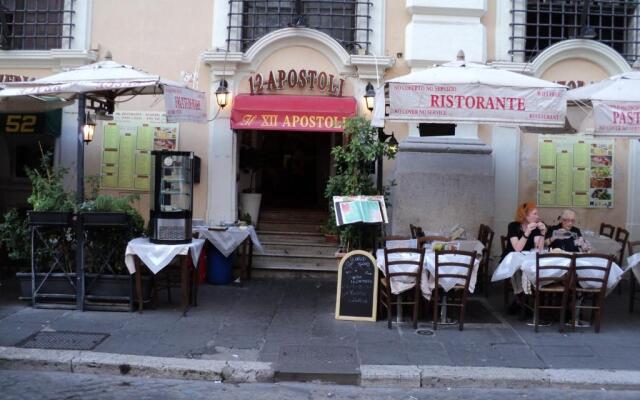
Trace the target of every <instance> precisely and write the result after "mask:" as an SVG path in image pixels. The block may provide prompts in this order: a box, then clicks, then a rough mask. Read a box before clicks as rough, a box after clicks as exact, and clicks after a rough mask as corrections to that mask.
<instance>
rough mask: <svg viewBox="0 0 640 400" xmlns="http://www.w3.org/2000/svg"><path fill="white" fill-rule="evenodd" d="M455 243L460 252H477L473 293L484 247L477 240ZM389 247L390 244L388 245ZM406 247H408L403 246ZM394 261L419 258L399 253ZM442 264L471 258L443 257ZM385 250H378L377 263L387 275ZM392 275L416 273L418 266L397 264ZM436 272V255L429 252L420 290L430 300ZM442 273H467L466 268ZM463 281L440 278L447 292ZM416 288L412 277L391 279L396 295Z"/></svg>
mask: <svg viewBox="0 0 640 400" xmlns="http://www.w3.org/2000/svg"><path fill="white" fill-rule="evenodd" d="M455 243H458V244H459V249H460V250H465V251H476V252H477V253H478V255H477V256H476V263H475V265H474V268H473V271H472V273H471V280H470V281H469V292H470V293H473V291H474V290H475V285H476V279H477V275H478V265H479V261H480V260H479V259H480V254H481V252H482V249H483V248H484V246H483V245H482V243H480V242H479V241H477V240H462V241H457V242H455ZM387 245H389V243H387ZM401 247H406V246H401ZM390 257H391V260H392V261H397V260H414V261H418V258H417V257H416V256H415V255H414V254H409V253H398V254H391V255H390ZM441 260H442V262H462V263H464V262H469V257H465V256H450V255H448V256H443V257H442V258H441ZM384 261H385V260H384V249H378V250H377V251H376V263H377V265H378V268H379V269H380V271H382V273H383V274H384V273H385V268H384ZM391 267H392V269H391V271H390V272H391V273H394V272H415V271H416V266H415V265H412V264H396V265H392V266H391ZM435 271H436V255H435V253H434V252H433V251H430V250H428V251H427V252H426V253H425V256H424V262H423V268H422V276H421V278H420V290H421V291H422V296H424V298H426V299H427V300H429V299H430V298H431V292H432V291H433V289H434V288H435ZM440 272H441V273H443V274H445V273H451V274H463V273H465V272H466V269H465V268H461V267H443V268H442V269H441V270H440ZM462 282H463V280H462V279H455V278H440V282H439V283H440V287H442V288H443V289H444V290H445V292H448V291H449V290H451V289H452V288H453V287H454V286H455V285H457V284H458V283H460V284H462ZM414 286H415V280H414V279H412V278H411V277H405V276H399V277H395V278H392V279H391V292H392V293H394V294H399V293H402V292H404V291H407V290H409V289H411V288H413V287H414Z"/></svg>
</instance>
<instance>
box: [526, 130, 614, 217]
mask: <svg viewBox="0 0 640 400" xmlns="http://www.w3.org/2000/svg"><path fill="white" fill-rule="evenodd" d="M538 151H539V152H538V154H539V156H538V204H539V205H540V206H543V207H544V206H546V207H586V208H610V207H613V160H614V158H613V157H614V142H613V140H607V139H600V140H595V139H580V138H567V137H562V138H557V137H549V136H540V138H539V141H538Z"/></svg>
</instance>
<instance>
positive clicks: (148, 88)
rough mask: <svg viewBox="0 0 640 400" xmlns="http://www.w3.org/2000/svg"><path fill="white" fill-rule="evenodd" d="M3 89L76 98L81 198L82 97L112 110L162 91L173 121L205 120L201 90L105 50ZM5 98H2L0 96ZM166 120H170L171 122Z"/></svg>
mask: <svg viewBox="0 0 640 400" xmlns="http://www.w3.org/2000/svg"><path fill="white" fill-rule="evenodd" d="M6 87H7V88H6V89H5V90H2V91H0V103H2V101H11V100H10V99H11V98H14V99H15V98H25V96H38V97H40V96H56V97H59V98H61V99H63V100H75V99H77V100H78V136H77V141H76V142H77V160H78V162H77V163H76V164H77V189H76V201H77V202H78V204H80V203H82V202H83V201H84V142H83V137H82V136H83V135H82V126H83V125H84V124H85V122H86V117H85V107H86V101H87V99H88V100H91V101H97V102H99V103H100V104H101V108H102V109H106V111H107V112H112V111H113V108H114V102H115V100H116V98H117V97H120V96H135V95H146V94H164V93H165V92H168V93H171V94H170V95H169V96H165V106H166V107H167V116H169V115H172V117H173V118H174V120H173V121H178V120H188V121H193V122H206V104H205V97H204V93H202V92H197V91H195V90H192V89H189V88H187V87H185V85H183V84H180V83H177V82H172V81H169V80H166V79H163V78H161V77H160V76H159V75H153V74H148V73H146V72H144V71H141V70H139V69H136V68H134V67H132V66H129V65H123V64H119V63H116V62H114V61H112V60H111V55H110V54H108V55H107V57H106V60H105V61H100V62H96V63H93V64H89V65H84V66H81V67H77V68H73V69H70V70H68V71H64V72H60V73H58V74H54V75H51V76H48V77H45V78H41V79H36V80H34V81H29V82H12V83H7V84H6ZM2 99H5V100H2ZM173 121H170V122H173ZM77 229H78V236H77V238H78V239H77V240H78V245H77V248H78V249H79V250H78V251H77V252H76V269H77V274H78V275H77V276H78V277H84V275H83V273H82V272H83V270H84V255H83V250H82V249H83V248H84V247H83V243H84V234H83V228H82V226H81V225H80V224H78V225H77ZM83 279H84V278H79V281H78V291H77V293H78V296H77V306H78V308H79V309H82V308H83V306H84V281H83Z"/></svg>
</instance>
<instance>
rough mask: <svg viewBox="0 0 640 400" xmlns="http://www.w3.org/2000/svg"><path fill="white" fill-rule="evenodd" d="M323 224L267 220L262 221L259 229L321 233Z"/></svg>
mask: <svg viewBox="0 0 640 400" xmlns="http://www.w3.org/2000/svg"><path fill="white" fill-rule="evenodd" d="M321 227H322V225H321V224H313V223H303V222H289V221H286V222H284V221H283V222H265V221H262V220H261V221H260V223H259V224H258V229H260V230H264V231H275V232H297V233H320V228H321Z"/></svg>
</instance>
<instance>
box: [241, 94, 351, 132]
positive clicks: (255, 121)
mask: <svg viewBox="0 0 640 400" xmlns="http://www.w3.org/2000/svg"><path fill="white" fill-rule="evenodd" d="M354 115H356V100H355V99H354V98H353V97H323V96H289V95H282V96H277V95H273V96H270V95H253V96H252V95H242V94H241V95H238V96H236V97H235V98H234V100H233V106H232V109H231V128H232V129H255V130H267V131H313V132H342V130H343V128H344V121H345V120H346V119H347V118H349V117H352V116H354Z"/></svg>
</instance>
